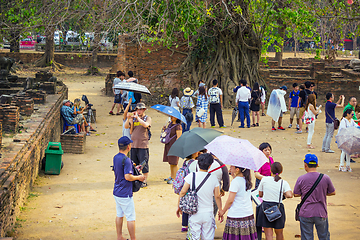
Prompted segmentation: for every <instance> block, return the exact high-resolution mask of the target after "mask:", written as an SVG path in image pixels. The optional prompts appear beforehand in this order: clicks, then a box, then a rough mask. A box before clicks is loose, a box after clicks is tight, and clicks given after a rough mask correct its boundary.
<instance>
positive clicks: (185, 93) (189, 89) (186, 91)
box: [183, 87, 194, 97]
mask: <svg viewBox="0 0 360 240" xmlns="http://www.w3.org/2000/svg"><path fill="white" fill-rule="evenodd" d="M183 93H184V96H187V97H190V96H192V95H193V93H194V90H191V88H189V87H187V88H185V89H184V90H183Z"/></svg>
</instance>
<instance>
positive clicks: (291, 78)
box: [269, 75, 314, 82]
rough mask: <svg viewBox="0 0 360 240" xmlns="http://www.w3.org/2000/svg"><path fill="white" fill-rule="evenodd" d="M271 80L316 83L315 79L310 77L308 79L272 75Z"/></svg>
mask: <svg viewBox="0 0 360 240" xmlns="http://www.w3.org/2000/svg"><path fill="white" fill-rule="evenodd" d="M269 78H270V79H273V80H276V79H281V80H284V79H286V80H294V81H296V80H300V81H304V82H306V81H314V79H313V78H311V77H309V76H308V77H292V76H274V75H270V76H269Z"/></svg>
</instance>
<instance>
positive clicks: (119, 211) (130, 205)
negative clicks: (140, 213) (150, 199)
mask: <svg viewBox="0 0 360 240" xmlns="http://www.w3.org/2000/svg"><path fill="white" fill-rule="evenodd" d="M114 198H115V203H116V216H117V217H120V218H122V217H124V215H125V217H126V221H128V222H131V221H135V217H136V216H135V205H134V199H133V197H117V196H115V195H114Z"/></svg>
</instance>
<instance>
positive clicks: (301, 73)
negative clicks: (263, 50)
mask: <svg viewBox="0 0 360 240" xmlns="http://www.w3.org/2000/svg"><path fill="white" fill-rule="evenodd" d="M269 71H270V75H272V76H282V75H285V76H290V77H309V76H310V70H306V69H270V70H269Z"/></svg>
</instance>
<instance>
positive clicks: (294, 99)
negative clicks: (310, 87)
mask: <svg viewBox="0 0 360 240" xmlns="http://www.w3.org/2000/svg"><path fill="white" fill-rule="evenodd" d="M299 93H300V91H299V90H298V91H297V92H295V91H294V90H292V92H291V93H290V96H289V97H290V98H291V106H290V107H300V103H299V106H296V105H297V103H298V101H299Z"/></svg>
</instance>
